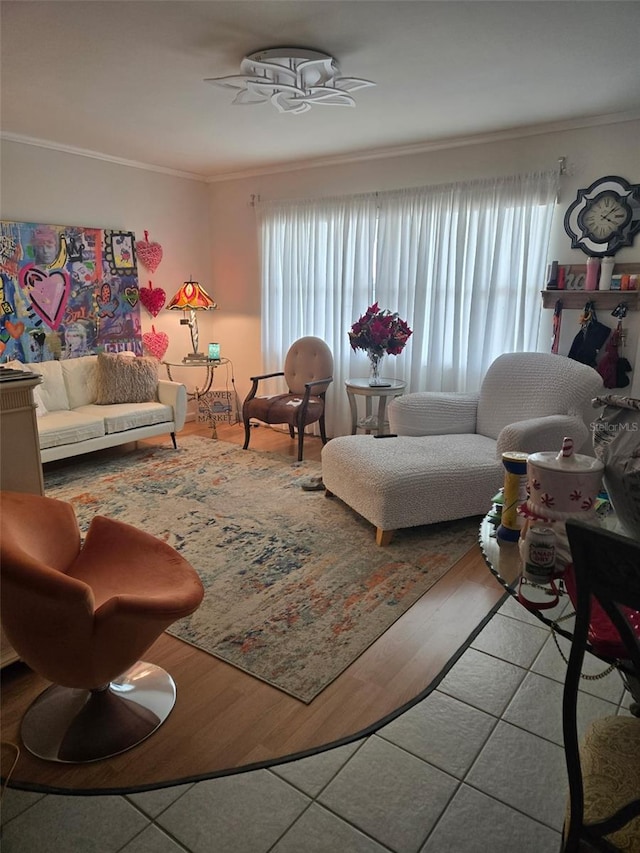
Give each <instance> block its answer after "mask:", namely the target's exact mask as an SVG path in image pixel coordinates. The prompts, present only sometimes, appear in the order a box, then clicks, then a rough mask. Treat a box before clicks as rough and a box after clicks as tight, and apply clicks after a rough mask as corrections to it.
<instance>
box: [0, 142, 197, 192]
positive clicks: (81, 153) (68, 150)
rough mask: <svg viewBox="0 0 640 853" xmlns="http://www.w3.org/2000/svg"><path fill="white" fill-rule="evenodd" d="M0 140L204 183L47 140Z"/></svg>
mask: <svg viewBox="0 0 640 853" xmlns="http://www.w3.org/2000/svg"><path fill="white" fill-rule="evenodd" d="M0 139H2V140H4V141H5V142H19V143H21V144H22V145H34V146H36V147H37V148H48V149H49V150H51V151H61V152H62V153H63V154H75V155H77V156H78V157H90V158H91V159H93V160H103V161H104V162H105V163H115V164H116V165H118V166H128V167H129V168H131V169H144V170H146V171H147V172H159V173H160V174H162V175H172V176H173V177H175V178H187V180H190V181H201V182H205V181H206V176H205V175H196V174H194V173H193V172H180V171H179V170H178V169H168V168H166V167H165V166H154V165H153V164H151V163H142V162H139V161H138V160H125V159H124V158H123V157H112V156H111V155H110V154H102V153H101V152H100V151H90V150H89V149H88V148H76V147H75V146H73V145H61V144H60V143H58V142H51V141H50V140H48V139H37V138H36V137H33V136H21V135H20V134H19V133H5V132H4V131H0Z"/></svg>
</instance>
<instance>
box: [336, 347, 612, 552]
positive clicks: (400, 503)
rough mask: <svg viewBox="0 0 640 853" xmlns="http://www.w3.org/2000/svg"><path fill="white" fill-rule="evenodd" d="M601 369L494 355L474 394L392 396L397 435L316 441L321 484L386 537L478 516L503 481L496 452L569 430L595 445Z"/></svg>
mask: <svg viewBox="0 0 640 853" xmlns="http://www.w3.org/2000/svg"><path fill="white" fill-rule="evenodd" d="M602 390H603V385H602V377H601V376H600V375H599V373H598V372H597V371H596V370H594V369H593V368H591V367H587V366H586V365H584V364H581V363H580V362H577V361H574V360H572V359H569V358H565V357H564V356H560V355H553V354H550V353H537V352H526V353H507V354H505V355H502V356H500V357H499V358H497V359H496V360H495V361H494V362H493V364H492V365H491V367H490V368H489V370H488V371H487V373H486V376H485V378H484V380H483V382H482V387H481V388H480V391H479V392H478V393H474V394H469V393H443V392H428V391H427V392H416V393H413V394H406V395H405V396H403V397H397V398H395V399H394V400H393V402H392V403H391V404H390V406H389V409H388V413H389V425H390V430H391V432H392V433H396V434H397V437H395V438H384V439H376V438H375V437H374V436H372V435H349V436H340V437H338V438H334V439H332V440H331V441H330V442H329V443H328V444H326V445H325V446H324V447H323V449H322V478H323V482H324V486H325V489H326V490H327V493H329V494H332V495H335V496H336V497H338V498H340V499H341V500H343V501H344V502H345V503H346V504H348V505H349V506H350V507H351V508H352V509H353V510H355V512H357V513H358V514H359V515H362V516H363V517H364V518H366V519H367V520H368V521H370V522H371V523H372V524H373V525H374V526H375V527H376V541H377V542H378V544H379V545H387V544H389V542H390V541H391V538H392V536H393V533H394V531H395V530H397V529H398V528H402V527H416V526H418V525H422V524H433V523H435V522H438V521H449V520H452V519H455V518H466V517H468V516H474V515H481V514H484V513H485V512H487V511H488V510H489V509H490V506H491V498H492V496H493V495H494V494H495V492H496V491H497V489H498V488H499V487H500V486H501V485H502V482H503V481H504V468H503V467H502V453H504V452H505V451H509V450H517V451H521V452H525V453H534V452H536V451H540V450H555V449H556V448H557V449H559V448H560V447H561V446H562V439H563V438H564V436H566V435H570V436H572V437H573V440H574V445H575V447H576V449H577V450H581V451H582V452H586V453H592V451H591V436H590V432H589V424H590V422H591V420H592V419H593V417H594V412H593V409H592V407H591V400H592V398H593V397H595V396H597V395H598V394H600V393H602Z"/></svg>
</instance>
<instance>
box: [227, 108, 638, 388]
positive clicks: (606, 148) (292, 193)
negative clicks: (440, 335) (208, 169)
mask: <svg viewBox="0 0 640 853" xmlns="http://www.w3.org/2000/svg"><path fill="white" fill-rule="evenodd" d="M639 135H640V122H638V121H633V122H625V123H620V124H616V125H603V126H598V127H591V128H586V129H581V130H571V131H563V132H555V133H545V134H540V135H536V136H529V137H525V138H520V139H514V140H508V141H500V142H492V143H487V144H482V145H473V146H465V147H460V148H449V149H447V150H440V151H432V152H429V153H424V154H419V155H412V156H404V157H395V158H387V159H379V160H365V161H360V162H358V163H350V164H344V165H340V166H324V167H318V168H311V169H301V170H298V171H291V172H282V173H278V174H272V175H266V176H258V177H250V178H244V179H238V180H233V181H225V182H219V183H214V184H212V185H211V187H210V194H211V200H210V201H211V253H212V269H213V281H214V282H215V292H216V294H217V295H218V296H219V298H220V301H221V303H222V308H223V309H224V310H223V312H221V314H220V323H219V328H220V339H221V341H222V344H223V350H224V351H225V352H227V353H228V352H231V353H233V358H234V360H235V363H236V374H237V376H238V377H239V383H238V384H239V387H241V386H242V383H243V382H244V383H245V385H246V381H245V377H246V376H249V375H252V374H254V373H257V372H259V371H260V368H261V356H260V281H259V267H258V248H257V242H256V227H255V216H254V210H253V208H252V206H251V196H252V195H258V196H260V197H261V198H262V199H274V198H303V197H316V196H330V195H343V194H347V193H357V192H368V191H374V190H384V189H393V188H395V187H407V186H421V185H427V184H435V183H443V182H447V181H455V180H463V179H467V178H468V179H471V178H480V177H488V176H495V175H509V174H514V173H517V172H523V171H533V170H537V169H549V168H554V167H555V166H556V164H557V161H558V159H559V158H560V157H566V158H567V166H568V171H569V173H570V174H569V175H567V176H566V177H564V178H563V179H562V189H561V195H560V199H559V201H558V205H557V209H556V214H555V216H554V222H553V226H552V234H551V244H550V247H549V259H550V260H552V259H554V260H558V261H559V262H560V263H561V264H570V263H573V264H583V263H585V260H586V256H585V255H584V254H583V253H582V252H581V251H579V250H572V249H571V248H570V241H569V238H568V236H567V235H566V234H565V231H564V227H563V217H564V212H565V210H566V208H567V206H568V205H569V204H570V203H571V201H572V200H573V199H574V198H575V193H576V191H577V189H578V188H581V187H587V186H588V185H589V184H591V183H592V182H593V181H594V180H595V179H596V178H599V177H602V176H604V175H608V174H614V175H621V176H622V177H624V178H626V179H627V180H629V181H631V182H634V183H638V182H640V168H639V167H640V162H639V161H638V153H637V152H638V138H639ZM616 258H617V260H618V261H619V262H620V263H638V264H640V235H639V236H638V237H637V238H636V242H635V244H634V246H633V247H631V248H625V249H623V250H621V251H620V252H619V253H618V255H617V256H616ZM542 286H543V282H541V283H540V287H541V288H542ZM585 301H586V300H585ZM579 313H580V312H579V311H565V312H564V317H563V324H562V337H561V352H562V353H563V354H565V355H566V354H567V353H568V351H569V347H570V345H571V341H572V340H573V337H574V336H575V334H576V333H577V332H578V329H579V326H578V316H579ZM551 315H552V312H551V311H547V310H545V311H544V312H543V322H542V329H541V333H540V341H539V349H540V350H544V351H548V350H549V349H550V346H551ZM223 317H224V319H223ZM354 319H355V318H354ZM599 319H600V320H601V321H602V322H604V323H606V324H607V325H610V326H612V327H613V326H614V325H615V322H614V321H613V318H611V317H609V316H608V312H604V313H603V312H601V313H600V315H599ZM626 325H627V327H628V329H629V338H628V345H627V348H626V351H625V355H626V356H627V357H628V358H629V361H630V362H631V363H632V365H633V366H634V367H637V370H635V371H634V373H633V374H631V376H632V377H633V384H632V386H629V387H627V389H625V392H620V393H633V394H634V395H635V396H640V352H638V339H639V334H638V331H639V326H640V315H639V314H637V313H636V314H633V315H631V314H630V315H629V319H628V322H627V323H626ZM344 331H345V334H347V330H346V329H345V330H344ZM241 390H242V387H241ZM413 390H418V389H413ZM241 396H242V393H241Z"/></svg>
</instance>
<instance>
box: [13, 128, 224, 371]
mask: <svg viewBox="0 0 640 853" xmlns="http://www.w3.org/2000/svg"><path fill="white" fill-rule="evenodd" d="M1 155H2V156H1V159H0V187H1V189H2V193H1V195H0V205H1V207H0V213H1V218H2V219H9V220H13V221H16V222H43V223H49V224H51V225H83V226H93V227H95V228H114V229H125V230H131V231H134V232H135V234H136V238H137V239H138V240H142V239H144V232H145V231H148V232H149V239H150V240H154V241H156V242H158V243H160V245H161V246H162V249H163V257H162V262H161V264H160V266H159V267H158V269H157V270H156V272H155V273H154V274H153V275H151V274H150V273H149V272H148V270H145V268H144V267H143V266H142V265H141V264H140V263H139V264H138V272H139V283H140V286H144V287H146V286H147V285H148V282H149V280H151V281H152V282H153V286H154V288H162V289H163V290H164V291H165V292H166V294H167V301H168V300H169V299H170V298H171V297H172V296H173V295H174V293H175V292H176V290H177V289H178V287H179V286H180V285H181V284H182V282H183V281H184V280H185V279H188V278H189V276H190V275H192V276H193V278H194V280H198V281H200V282H201V283H202V285H203V286H204V287H205V289H206V290H207V291H208V292H209V293H211V295H212V296H213V297H214V298H216V294H215V292H214V291H212V290H211V289H210V282H211V266H210V257H211V254H210V251H209V242H210V226H209V204H208V195H209V193H208V188H207V186H206V184H205V183H203V182H198V181H193V180H189V179H186V178H180V177H175V176H173V175H165V174H160V173H158V172H153V171H149V170H146V169H137V168H131V167H129V166H122V165H119V164H116V163H110V162H105V161H102V160H97V159H93V158H89V157H82V156H78V155H75V154H67V153H63V152H58V151H52V150H49V149H45V148H39V147H36V146H33V145H23V144H21V143H15V142H3V143H2V152H1ZM217 314H218V312H215V311H214V312H207V313H204V312H201V314H200V317H202V320H201V321H200V323H199V326H200V340H201V342H202V341H204V342H206V341H208V340H215V338H212V337H211V336H212V335H213V334H214V317H215V316H216V315H217ZM140 315H141V319H142V330H143V332H146V331H150V330H151V325H152V324H153V326H154V327H155V329H156V331H157V332H161V331H162V332H166V333H167V334H168V336H169V341H170V344H169V349H168V351H167V355H166V356H165V357H166V358H167V360H175V361H180V360H181V359H182V357H183V356H184V355H186V353H187V352H188V351H189V350H190V349H191V339H190V337H189V330H188V328H187V327H185V326H180V324H179V321H180V318H181V317H182V314H181V313H180V312H176V311H161V312H160V314H159V315H158V316H157V317H156V318H155V319H154V318H152V317H151V315H150V314H149V313H148V312H147V311H146V309H145V308H144V307H141V309H140ZM194 372H195V368H193V369H191V370H190V371H188V373H187V377H188V376H189V375H191V374H192V373H194ZM182 373H185V371H182ZM182 373H181V375H180V376H179V377H176V378H180V379H181V380H182ZM184 381H187V378H185V379H184Z"/></svg>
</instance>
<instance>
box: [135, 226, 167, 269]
mask: <svg viewBox="0 0 640 853" xmlns="http://www.w3.org/2000/svg"><path fill="white" fill-rule="evenodd" d="M136 252H137V254H138V259H139V260H140V263H141V264H142V265H143V266H144V267H146V269H148V270H149V272H151V273H154V272H155V271H156V270H157V269H158V267H159V266H160V261H161V260H162V246H161V245H160V243H154V242H153V241H150V240H149V232H148V231H145V232H144V240H138V241H137V242H136Z"/></svg>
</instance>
